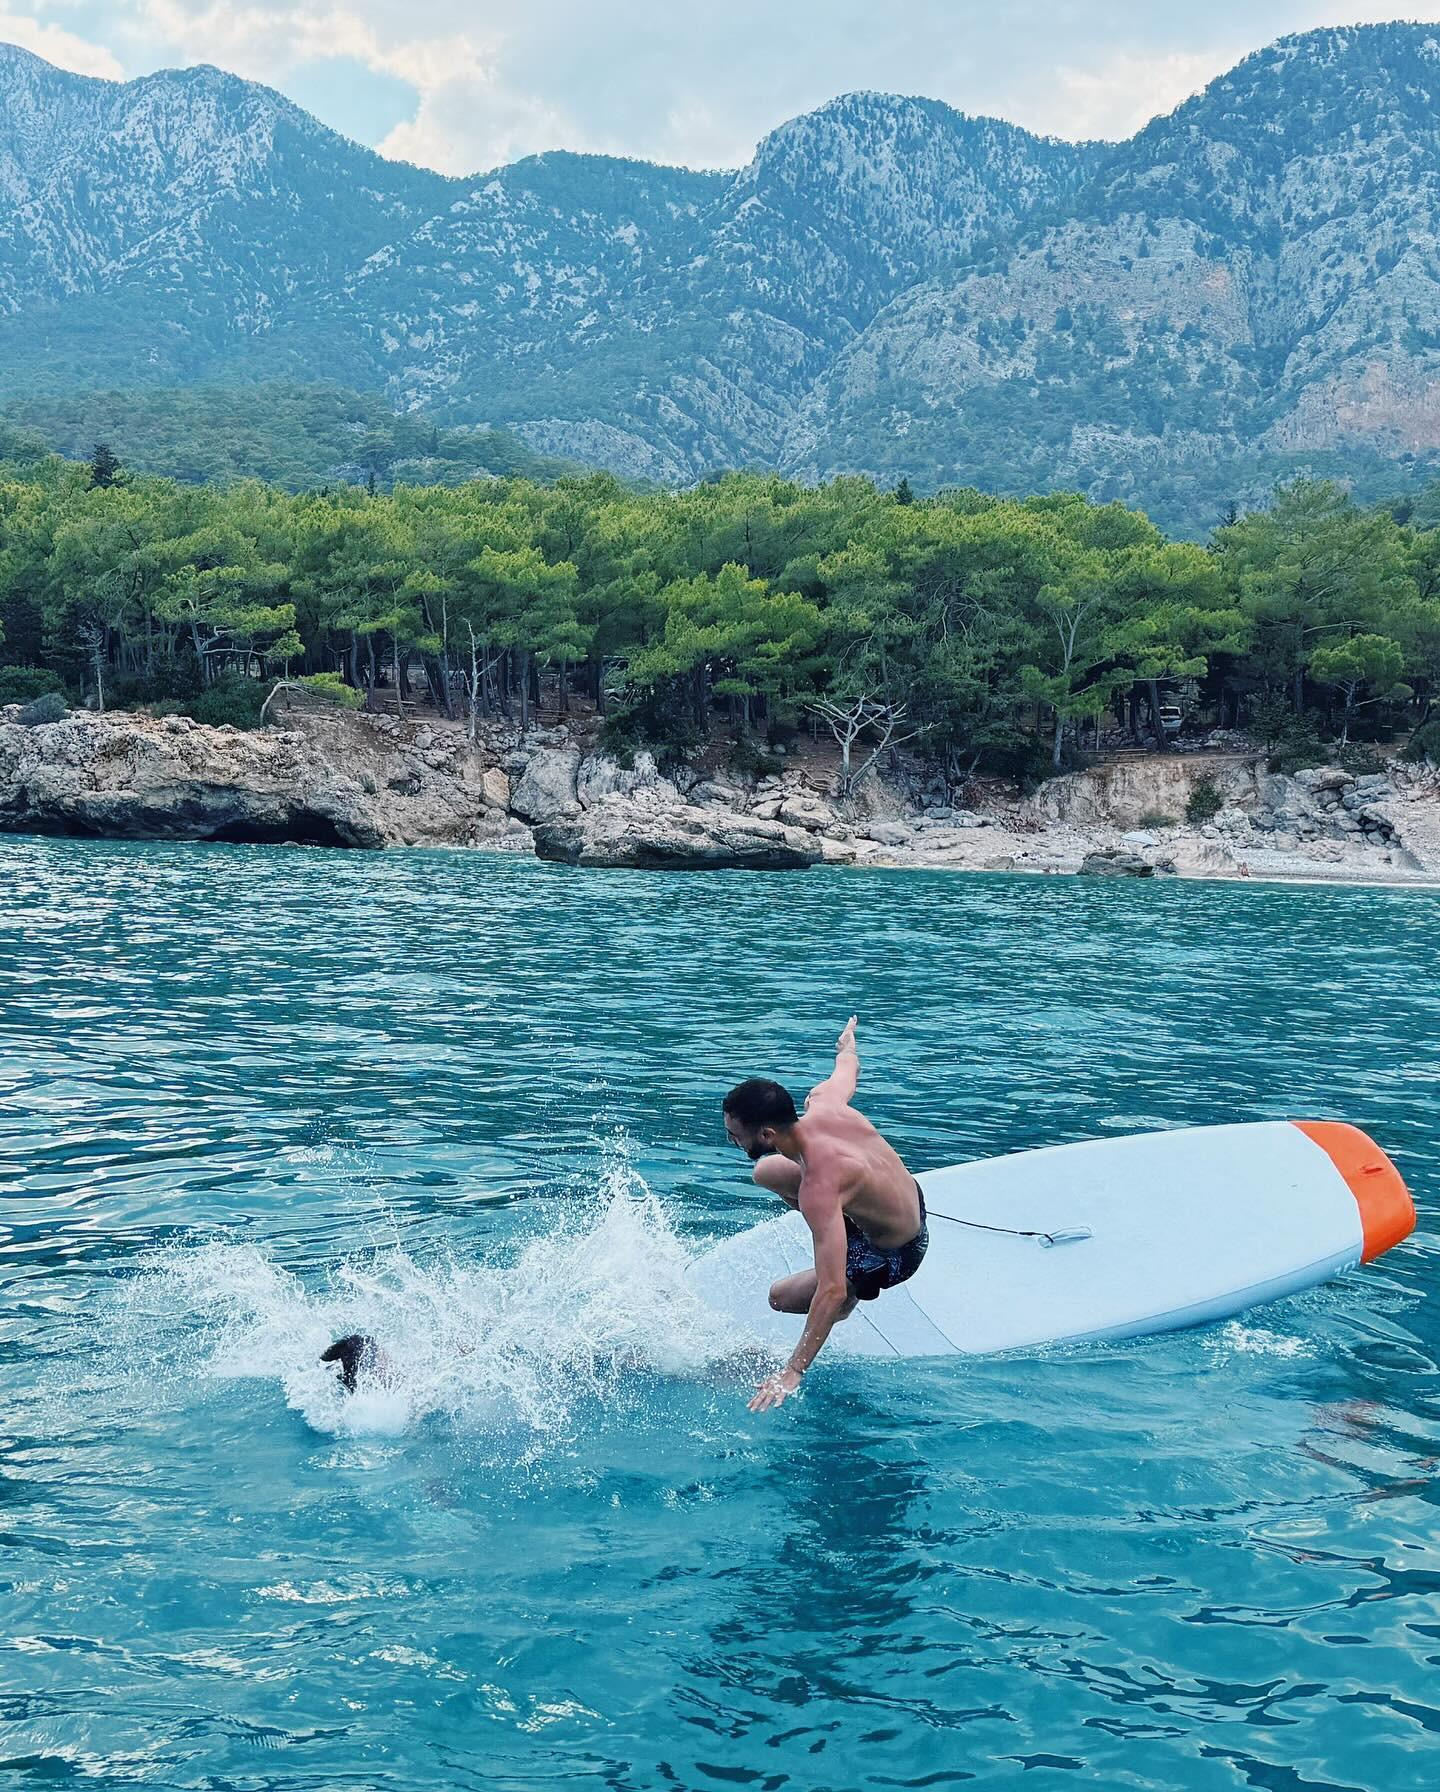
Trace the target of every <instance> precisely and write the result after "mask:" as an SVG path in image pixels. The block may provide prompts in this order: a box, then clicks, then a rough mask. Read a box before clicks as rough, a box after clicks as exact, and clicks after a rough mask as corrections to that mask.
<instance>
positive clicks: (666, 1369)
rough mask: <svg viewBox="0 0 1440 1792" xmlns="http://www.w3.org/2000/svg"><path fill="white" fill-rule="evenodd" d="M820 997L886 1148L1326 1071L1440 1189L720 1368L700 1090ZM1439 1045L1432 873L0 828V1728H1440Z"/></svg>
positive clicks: (908, 1754)
mask: <svg viewBox="0 0 1440 1792" xmlns="http://www.w3.org/2000/svg"><path fill="white" fill-rule="evenodd" d="M852 1010H855V1011H858V1013H859V1014H860V1017H861V1028H860V1041H861V1048H862V1054H863V1059H864V1070H863V1076H862V1081H861V1100H862V1105H864V1106H865V1108H866V1111H867V1112H868V1113H870V1115H871V1116H872V1117H873V1118H874V1119H875V1120H876V1122H877V1123H878V1124H879V1125H881V1126H882V1128H884V1129H885V1130H886V1132H887V1133H888V1134H889V1135H890V1136H891V1137H892V1139H893V1140H894V1141H895V1142H896V1144H897V1145H898V1146H899V1147H900V1149H901V1150H902V1152H903V1153H904V1154H905V1155H906V1156H907V1158H908V1160H909V1161H910V1162H911V1164H912V1165H913V1166H914V1167H916V1168H922V1169H923V1168H926V1167H929V1166H933V1165H936V1164H940V1163H947V1162H954V1161H957V1160H959V1159H962V1158H967V1157H971V1156H976V1155H981V1154H985V1153H995V1152H1004V1151H1013V1150H1016V1149H1019V1148H1022V1147H1025V1146H1032V1145H1039V1144H1047V1143H1056V1142H1061V1141H1066V1140H1071V1139H1078V1138H1086V1137H1094V1136H1101V1135H1105V1134H1117V1133H1123V1132H1127V1131H1133V1130H1137V1129H1141V1128H1146V1127H1157V1126H1173V1125H1187V1124H1202V1123H1206V1122H1212V1121H1221V1120H1233V1119H1251V1118H1273V1117H1281V1116H1302V1117H1303V1116H1309V1117H1326V1116H1334V1117H1340V1118H1345V1119H1350V1120H1353V1121H1355V1122H1357V1123H1359V1124H1360V1125H1362V1126H1364V1127H1366V1128H1367V1129H1369V1130H1370V1131H1372V1132H1373V1133H1374V1134H1375V1135H1376V1137H1377V1138H1378V1139H1379V1140H1380V1141H1381V1142H1382V1143H1383V1144H1384V1145H1385V1146H1386V1148H1387V1149H1388V1150H1389V1151H1390V1153H1391V1154H1392V1155H1393V1156H1394V1158H1395V1159H1396V1161H1397V1163H1398V1164H1399V1165H1400V1166H1401V1168H1402V1170H1403V1171H1404V1172H1405V1174H1406V1176H1407V1178H1408V1180H1409V1181H1410V1183H1411V1185H1412V1188H1413V1190H1414V1192H1415V1194H1416V1197H1417V1200H1418V1203H1419V1205H1420V1208H1421V1228H1420V1231H1419V1233H1418V1234H1417V1235H1416V1237H1415V1238H1414V1239H1413V1240H1412V1241H1411V1242H1410V1243H1409V1244H1407V1245H1406V1246H1404V1247H1402V1248H1401V1249H1400V1250H1398V1251H1396V1252H1394V1253H1392V1254H1391V1255H1390V1256H1389V1257H1387V1258H1386V1259H1384V1260H1383V1261H1382V1262H1381V1263H1378V1264H1376V1265H1373V1266H1371V1267H1370V1268H1368V1269H1366V1270H1364V1271H1361V1272H1359V1273H1358V1274H1356V1275H1354V1276H1353V1277H1351V1278H1349V1279H1348V1280H1346V1281H1345V1282H1343V1283H1340V1284H1336V1285H1332V1286H1329V1287H1327V1288H1325V1289H1322V1290H1318V1291H1316V1292H1314V1293H1312V1294H1309V1295H1306V1296H1302V1297H1299V1298H1296V1299H1292V1300H1290V1301H1287V1302H1284V1303H1281V1304H1278V1305H1276V1306H1273V1307H1270V1308H1267V1309H1264V1310H1261V1311H1258V1312H1254V1313H1251V1314H1249V1315H1246V1316H1245V1317H1244V1318H1243V1319H1242V1320H1240V1321H1236V1322H1232V1323H1229V1324H1226V1325H1222V1326H1219V1327H1215V1328H1212V1329H1210V1330H1206V1331H1199V1332H1193V1333H1187V1334H1183V1335H1179V1336H1173V1337H1169V1338H1160V1339H1151V1340H1146V1341H1142V1342H1136V1343H1129V1344H1122V1345H1109V1346H1092V1347H1085V1348H1079V1349H1072V1350H1063V1351H1053V1352H1049V1353H1043V1352H1041V1353H1034V1354H1031V1355H1028V1356H1024V1357H1018V1358H1013V1359H1009V1360H993V1361H972V1362H962V1363H959V1364H957V1363H956V1362H955V1361H954V1360H941V1361H936V1362H912V1363H892V1364H886V1363H874V1362H864V1363H856V1362H853V1361H852V1362H839V1361H836V1360H834V1359H831V1360H830V1361H828V1362H827V1360H826V1359H825V1357H823V1356H822V1358H821V1359H820V1362H819V1364H818V1365H817V1368H816V1369H815V1371H813V1372H812V1374H811V1376H810V1377H809V1378H808V1380H807V1391H806V1393H805V1395H804V1397H803V1398H802V1399H800V1400H797V1401H792V1402H790V1403H788V1404H787V1405H786V1406H784V1407H783V1408H781V1409H780V1410H779V1411H776V1412H772V1413H768V1414H764V1415H752V1414H750V1413H748V1412H747V1411H746V1407H745V1401H746V1398H747V1396H748V1393H749V1390H750V1388H751V1387H752V1385H753V1382H754V1379H755V1370H754V1365H753V1364H750V1365H747V1364H746V1363H745V1362H744V1361H743V1360H741V1361H738V1362H737V1360H736V1357H735V1348H734V1347H735V1340H734V1339H733V1337H730V1336H728V1335H727V1333H726V1329H725V1327H724V1325H723V1323H721V1322H719V1321H717V1320H716V1318H715V1316H714V1315H708V1314H707V1313H706V1312H705V1311H704V1310H703V1309H700V1308H698V1307H697V1305H696V1303H695V1302H694V1301H693V1299H691V1298H689V1297H688V1296H687V1293H686V1289H685V1286H684V1281H683V1267H684V1263H685V1260H686V1255H687V1253H688V1252H690V1251H691V1250H693V1249H694V1248H695V1246H696V1245H697V1244H698V1243H699V1242H700V1241H702V1240H705V1239H710V1238H714V1237H717V1236H720V1235H723V1234H726V1233H728V1232H731V1231H733V1230H735V1229H738V1228H740V1227H743V1226H745V1225H747V1224H750V1223H752V1222H753V1221H754V1220H756V1219H757V1218H759V1217H761V1216H762V1215H764V1214H767V1213H768V1212H769V1211H770V1207H769V1204H768V1203H767V1201H766V1200H765V1199H764V1198H762V1197H761V1196H760V1194H759V1192H758V1191H757V1190H755V1189H754V1188H753V1187H752V1186H751V1185H750V1183H749V1181H748V1176H747V1172H748V1165H746V1164H745V1162H744V1161H743V1159H742V1158H741V1157H740V1155H739V1154H738V1153H737V1152H736V1151H734V1150H733V1148H731V1147H729V1146H727V1144H726V1142H725V1138H724V1134H723V1131H722V1128H721V1121H720V1110H719V1101H720V1097H721V1095H722V1094H723V1092H724V1091H725V1089H726V1088H728V1087H729V1086H730V1084H731V1083H733V1082H734V1081H736V1080H738V1079H739V1078H740V1077H741V1076H744V1075H747V1074H751V1073H758V1074H771V1075H775V1076H778V1077H779V1078H780V1079H781V1080H783V1081H788V1082H791V1083H793V1084H794V1085H797V1086H799V1087H801V1088H804V1087H807V1086H808V1085H809V1083H810V1082H811V1081H813V1080H815V1079H816V1078H818V1077H819V1076H821V1075H822V1074H824V1073H825V1071H826V1070H827V1069H828V1067H829V1064H830V1054H831V1049H832V1046H833V1041H834V1036H835V1034H836V1032H837V1031H838V1030H839V1027H840V1025H841V1023H842V1022H843V1021H844V1019H845V1017H846V1015H847V1014H849V1013H850V1012H851V1011H852ZM1437 1097H1440V894H1437V893H1435V892H1429V891H1422V890H1366V889H1323V888H1283V887H1278V886H1272V887H1266V886H1261V885H1256V884H1249V885H1244V886H1221V885H1203V884H1186V883H1173V882H1171V883H1163V884H1133V883H1128V882H1123V881H1122V882H1110V881H1091V880H1084V879H1055V880H1049V879H1026V878H1019V877H964V876H956V875H947V874H943V873H937V874H914V873H904V872H870V873H854V872H841V871H817V872H812V873H809V874H806V875H803V876H793V877H785V876H778V877H774V876H772V877H765V876H757V875H746V874H734V875H730V874H707V875H700V876H689V877H686V876H666V875H648V874H634V873H625V872H615V873H608V872H595V871H575V870H570V869H567V868H563V867H557V866H544V865H540V864H536V863H532V862H521V861H518V860H513V861H512V860H509V859H504V858H498V857H486V856H482V855H463V854H445V853H430V852H398V853H393V854H387V855H383V856H379V855H365V854H344V853H335V852H323V851H311V850H301V849H283V848H261V847H253V848H252V847H230V846H210V847H206V846H173V845H158V844H155V845H152V844H134V843H107V842H94V843H90V842H74V841H47V840H26V839H15V838H11V839H4V840H0V1271H3V1287H0V1415H3V1417H0V1768H3V1770H4V1774H5V1780H6V1783H7V1784H15V1785H32V1784H33V1785H35V1786H42V1785H44V1786H54V1785H57V1784H71V1783H73V1784H76V1785H84V1786H88V1787H108V1786H116V1787H120V1786H143V1787H154V1788H170V1787H174V1788H182V1787H183V1788H215V1789H216V1792H219V1789H222V1788H223V1789H225V1792H252V1789H254V1792H258V1789H260V1788H285V1792H304V1789H306V1788H314V1789H316V1792H321V1789H325V1792H362V1789H363V1792H381V1789H384V1792H389V1789H392V1788H393V1789H394V1792H402V1789H403V1792H414V1789H416V1788H428V1787H457V1788H458V1787H464V1788H469V1787H475V1788H480V1787H484V1788H487V1789H490V1792H535V1789H537V1788H542V1789H543V1788H548V1787H555V1788H576V1789H584V1792H592V1789H593V1792H602V1789H604V1792H652V1789H657V1788H681V1789H682V1792H702V1789H709V1788H735V1787H754V1788H757V1789H762V1792H780V1789H781V1788H794V1789H796V1792H851V1789H854V1788H895V1787H906V1788H922V1787H923V1788H941V1787H955V1786H961V1785H976V1786H1005V1787H1019V1786H1023V1787H1025V1788H1026V1789H1027V1792H1060V1789H1064V1792H1069V1789H1071V1788H1074V1787H1077V1786H1079V1785H1080V1784H1081V1783H1082V1782H1087V1783H1089V1784H1091V1785H1097V1786H1100V1787H1103V1788H1106V1789H1109V1788H1165V1789H1166V1792H1170V1789H1175V1788H1179V1789H1182V1792H1190V1789H1192V1788H1193V1789H1195V1792H1232V1789H1239V1788H1245V1787H1254V1788H1263V1789H1264V1792H1319V1789H1339V1788H1345V1789H1347V1792H1348V1789H1352V1788H1359V1789H1363V1792H1420V1789H1421V1788H1427V1789H1428V1788H1431V1787H1433V1786H1434V1785H1435V1784H1436V1783H1437V1780H1440V1768H1437V1761H1440V1696H1437V1692H1436V1688H1437V1685H1440V1674H1437V1669H1440V1524H1437V1492H1440V1472H1437V1464H1440V1367H1437V1360H1440V1285H1437V1284H1440V1276H1437V1256H1436V1241H1435V1235H1434V1232H1433V1230H1432V1229H1431V1228H1432V1227H1433V1225H1434V1216H1435V1211H1436V1202H1437V1200H1440V1100H1437ZM1157 1198H1160V1199H1163V1198H1164V1194H1163V1191H1158V1192H1157ZM355 1325H364V1326H366V1327H369V1328H371V1329H374V1330H376V1331H378V1332H379V1333H380V1334H381V1336H382V1337H383V1338H384V1339H385V1340H386V1341H387V1344H388V1346H389V1347H390V1348H391V1349H392V1350H393V1351H394V1352H395V1353H396V1354H397V1355H398V1357H399V1358H400V1359H401V1360H402V1361H403V1363H404V1364H405V1366H406V1371H407V1389H408V1391H407V1392H406V1393H404V1394H400V1393H396V1394H394V1395H388V1396H386V1395H377V1396H374V1397H372V1398H370V1399H368V1400H366V1401H360V1402H357V1403H356V1405H355V1406H354V1407H347V1406H346V1405H345V1403H344V1402H343V1401H342V1400H341V1399H340V1398H339V1397H338V1395H337V1394H336V1392H335V1391H334V1389H333V1386H332V1385H331V1384H330V1383H329V1382H328V1380H327V1379H326V1375H325V1373H324V1372H322V1371H320V1370H319V1369H318V1366H317V1365H316V1363H315V1357H316V1353H317V1351H318V1348H319V1347H320V1346H321V1345H322V1344H323V1343H324V1342H325V1341H326V1340H327V1339H328V1338H329V1337H330V1336H332V1335H333V1334H334V1332H335V1331H336V1330H337V1329H341V1328H343V1329H350V1328H352V1327H353V1326H355Z"/></svg>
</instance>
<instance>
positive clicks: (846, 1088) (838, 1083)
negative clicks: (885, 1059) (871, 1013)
mask: <svg viewBox="0 0 1440 1792" xmlns="http://www.w3.org/2000/svg"><path fill="white" fill-rule="evenodd" d="M855 1021H856V1016H855V1015H853V1014H852V1015H851V1016H850V1018H849V1020H847V1021H846V1023H845V1030H844V1032H843V1033H842V1034H841V1035H840V1037H839V1039H837V1040H836V1042H835V1068H834V1069H833V1070H832V1071H831V1072H830V1074H829V1076H827V1077H826V1079H825V1081H824V1082H823V1083H816V1085H815V1087H814V1088H813V1089H812V1090H811V1091H810V1093H809V1094H808V1095H807V1096H806V1097H805V1105H806V1107H807V1108H808V1107H809V1106H810V1104H811V1103H812V1102H816V1101H838V1102H842V1103H843V1102H848V1101H849V1099H850V1097H851V1096H852V1095H853V1094H854V1093H855V1085H856V1083H858V1082H859V1081H860V1054H859V1052H858V1051H857V1050H856V1048H855Z"/></svg>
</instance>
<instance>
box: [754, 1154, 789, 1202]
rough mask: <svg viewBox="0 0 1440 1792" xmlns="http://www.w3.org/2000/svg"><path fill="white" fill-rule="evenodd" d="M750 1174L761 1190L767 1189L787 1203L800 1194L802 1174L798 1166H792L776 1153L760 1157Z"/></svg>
mask: <svg viewBox="0 0 1440 1792" xmlns="http://www.w3.org/2000/svg"><path fill="white" fill-rule="evenodd" d="M750 1174H751V1177H752V1179H753V1180H754V1181H756V1182H758V1183H759V1185H760V1187H761V1188H768V1189H769V1190H770V1192H771V1193H772V1194H776V1195H783V1196H784V1197H785V1199H786V1200H787V1201H793V1200H795V1198H796V1197H797V1196H798V1195H799V1193H800V1177H801V1174H802V1172H801V1169H800V1166H799V1164H792V1163H791V1161H790V1159H789V1158H788V1157H782V1156H781V1155H780V1153H779V1152H778V1151H772V1152H771V1153H770V1155H769V1156H768V1157H762V1158H761V1159H760V1160H759V1161H758V1162H757V1163H756V1165H755V1168H754V1169H753V1170H752V1171H751V1172H750Z"/></svg>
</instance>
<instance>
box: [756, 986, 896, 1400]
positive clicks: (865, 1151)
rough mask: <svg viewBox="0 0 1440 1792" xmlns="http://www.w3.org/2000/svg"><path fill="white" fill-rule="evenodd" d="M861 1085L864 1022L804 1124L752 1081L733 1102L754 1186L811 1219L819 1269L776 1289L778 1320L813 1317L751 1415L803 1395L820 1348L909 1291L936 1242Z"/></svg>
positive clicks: (848, 1036) (849, 1027) (848, 1038)
mask: <svg viewBox="0 0 1440 1792" xmlns="http://www.w3.org/2000/svg"><path fill="white" fill-rule="evenodd" d="M859 1076H860V1056H859V1053H858V1052H857V1051H856V1049H855V1016H854V1015H853V1014H852V1015H851V1016H850V1019H849V1020H848V1021H847V1022H846V1023H845V1031H844V1032H843V1033H842V1034H841V1035H840V1038H839V1041H838V1042H837V1044H836V1048H835V1068H834V1070H833V1071H832V1072H831V1073H830V1075H829V1076H828V1077H826V1079H825V1081H824V1082H823V1083H817V1084H816V1086H815V1087H814V1088H813V1089H812V1090H811V1091H810V1093H809V1095H807V1096H806V1098H805V1111H804V1113H803V1114H797V1113H796V1112H795V1103H794V1100H793V1099H792V1097H791V1096H790V1094H789V1093H788V1092H787V1091H786V1090H784V1089H782V1088H781V1087H780V1085H779V1083H772V1082H767V1081H766V1080H765V1079H764V1078H763V1077H751V1078H750V1080H749V1081H748V1082H744V1083H741V1084H739V1085H738V1087H736V1088H734V1089H732V1090H731V1091H730V1093H729V1094H728V1095H727V1096H726V1097H725V1101H724V1113H725V1131H726V1132H727V1133H728V1135H729V1136H730V1138H731V1140H732V1141H733V1142H734V1143H735V1144H737V1145H738V1146H739V1147H740V1149H741V1150H742V1151H744V1152H745V1153H746V1155H747V1156H748V1157H751V1158H753V1159H754V1161H755V1169H754V1178H755V1181H756V1182H758V1183H759V1184H760V1186H761V1188H768V1189H773V1190H774V1192H775V1193H776V1194H777V1195H779V1196H780V1198H781V1199H782V1200H784V1201H787V1202H788V1203H789V1204H790V1206H792V1207H798V1208H799V1209H800V1212H801V1213H802V1214H803V1215H804V1216H805V1222H806V1224H807V1225H808V1226H809V1228H810V1231H811V1234H812V1236H813V1238H814V1241H815V1267H814V1269H805V1270H801V1271H800V1273H799V1274H798V1275H793V1276H782V1277H781V1278H780V1280H779V1281H778V1282H775V1283H774V1284H772V1286H771V1289H770V1305H771V1306H772V1307H774V1308H775V1310H776V1312H778V1313H804V1314H806V1315H807V1317H806V1321H805V1329H804V1331H802V1332H801V1334H800V1342H799V1343H798V1344H797V1345H796V1346H795V1348H794V1350H793V1351H792V1352H791V1354H790V1361H789V1362H788V1363H787V1364H786V1365H785V1367H784V1368H783V1369H781V1370H780V1371H779V1372H778V1373H777V1374H775V1375H771V1376H768V1377H767V1378H766V1379H765V1380H764V1381H762V1382H761V1383H760V1386H759V1388H758V1390H757V1391H756V1394H755V1398H754V1399H753V1400H752V1401H751V1402H750V1411H751V1412H765V1411H767V1410H768V1409H769V1408H770V1407H772V1406H778V1405H779V1404H780V1402H781V1401H782V1400H785V1399H787V1398H788V1397H789V1396H790V1395H791V1394H793V1393H794V1392H795V1391H796V1389H797V1388H798V1387H799V1386H800V1377H801V1376H802V1375H803V1374H804V1373H805V1371H806V1370H807V1369H808V1368H809V1367H810V1365H811V1363H812V1362H814V1360H815V1358H816V1356H817V1354H818V1353H819V1350H820V1346H821V1345H822V1344H823V1343H824V1342H825V1340H826V1339H827V1338H828V1337H829V1336H830V1333H831V1330H832V1329H833V1327H834V1326H835V1325H837V1324H838V1323H839V1321H840V1320H842V1319H845V1318H848V1317H849V1315H850V1314H851V1313H852V1312H853V1311H854V1309H855V1303H856V1301H857V1300H874V1299H875V1298H876V1296H877V1295H878V1294H879V1293H880V1292H881V1290H882V1289H885V1288H893V1287H895V1286H896V1284H897V1283H900V1282H904V1281H908V1280H909V1278H910V1277H911V1276H913V1275H914V1273H915V1271H916V1270H917V1269H919V1267H920V1262H921V1259H922V1258H923V1257H924V1255H925V1249H926V1246H927V1245H928V1244H929V1242H930V1237H929V1233H928V1232H927V1230H926V1226H925V1197H924V1195H923V1194H922V1193H921V1190H920V1184H919V1183H918V1182H917V1181H916V1180H915V1178H914V1177H913V1176H912V1175H911V1174H910V1172H909V1171H908V1170H907V1169H906V1168H905V1166H904V1164H902V1163H901V1161H900V1158H899V1156H898V1154H897V1153H896V1152H895V1150H894V1148H893V1147H892V1146H890V1145H887V1144H886V1142H885V1140H884V1139H882V1138H881V1136H880V1134H879V1133H878V1132H876V1130H875V1128H874V1127H873V1126H872V1125H871V1124H870V1122H869V1121H868V1120H867V1119H866V1118H865V1117H864V1115H863V1114H859V1113H857V1112H856V1111H855V1109H854V1108H852V1107H851V1106H850V1097H851V1096H852V1095H853V1094H854V1093H855V1084H856V1082H857V1081H858V1079H859Z"/></svg>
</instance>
